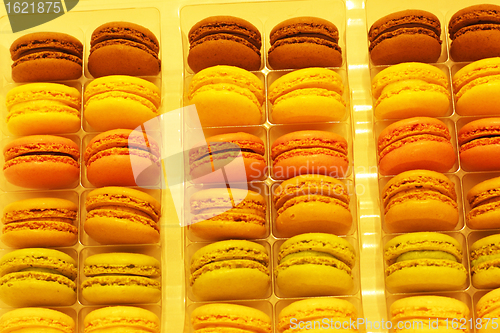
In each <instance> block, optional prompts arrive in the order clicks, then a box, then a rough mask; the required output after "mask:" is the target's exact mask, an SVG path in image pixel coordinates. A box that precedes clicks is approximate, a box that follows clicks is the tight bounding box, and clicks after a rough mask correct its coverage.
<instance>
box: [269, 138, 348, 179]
mask: <svg viewBox="0 0 500 333" xmlns="http://www.w3.org/2000/svg"><path fill="white" fill-rule="evenodd" d="M347 150H348V148H347V140H346V139H345V138H344V137H343V136H341V135H339V134H336V133H333V132H329V131H317V130H304V131H296V132H290V133H287V134H285V135H282V136H280V137H279V138H277V139H276V140H275V141H274V142H273V144H272V146H271V158H272V160H273V169H272V171H273V173H272V176H273V178H275V179H278V180H284V179H289V178H292V177H295V176H298V175H303V174H321V175H325V176H330V177H335V178H343V177H345V176H347V175H348V174H349V173H350V170H349V169H350V168H349V166H350V162H349V157H348V151H347Z"/></svg>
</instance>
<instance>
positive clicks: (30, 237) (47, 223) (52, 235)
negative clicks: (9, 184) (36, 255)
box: [1, 198, 78, 248]
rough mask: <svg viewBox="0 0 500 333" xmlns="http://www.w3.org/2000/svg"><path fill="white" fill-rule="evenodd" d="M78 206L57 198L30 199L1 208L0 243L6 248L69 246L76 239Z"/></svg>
mask: <svg viewBox="0 0 500 333" xmlns="http://www.w3.org/2000/svg"><path fill="white" fill-rule="evenodd" d="M77 211H78V206H77V205H76V204H75V203H74V202H72V201H70V200H66V199H61V198H30V199H24V200H19V201H16V202H13V203H11V204H9V205H7V206H5V208H4V210H3V217H2V222H3V230H2V237H1V239H2V242H3V243H4V244H6V245H8V246H10V247H14V248H25V247H55V246H71V245H73V244H75V243H76V241H77V238H78V228H77V227H76V226H75V222H76V218H77Z"/></svg>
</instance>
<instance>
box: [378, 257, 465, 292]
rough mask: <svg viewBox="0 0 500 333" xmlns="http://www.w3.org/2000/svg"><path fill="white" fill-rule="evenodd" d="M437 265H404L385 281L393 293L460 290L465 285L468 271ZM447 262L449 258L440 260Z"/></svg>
mask: <svg viewBox="0 0 500 333" xmlns="http://www.w3.org/2000/svg"><path fill="white" fill-rule="evenodd" d="M437 261H438V260H436V265H435V266H432V265H431V266H421V267H418V266H415V267H404V268H402V269H400V270H398V271H395V272H394V273H392V274H391V275H389V276H387V277H386V279H385V283H386V285H387V288H388V289H389V290H390V291H391V292H393V293H399V292H421V291H444V290H459V289H461V288H463V287H464V286H465V282H466V280H467V272H466V271H465V269H463V270H459V269H457V268H455V267H446V264H443V265H440V264H439V263H437ZM440 261H441V262H446V261H447V260H440Z"/></svg>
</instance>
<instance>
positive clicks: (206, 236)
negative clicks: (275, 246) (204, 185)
mask: <svg viewBox="0 0 500 333" xmlns="http://www.w3.org/2000/svg"><path fill="white" fill-rule="evenodd" d="M190 206H191V214H192V219H191V223H190V225H189V227H188V230H189V233H188V235H189V236H190V237H197V238H200V239H203V240H212V241H214V240H224V239H237V238H239V239H254V238H264V237H265V236H266V234H267V230H268V228H267V222H266V216H267V215H266V207H267V203H266V199H265V198H264V197H263V196H262V195H261V194H259V193H257V192H254V191H250V190H246V189H237V188H231V189H228V188H226V187H223V188H211V189H206V190H201V191H198V192H196V193H194V194H193V195H192V196H191V198H190Z"/></svg>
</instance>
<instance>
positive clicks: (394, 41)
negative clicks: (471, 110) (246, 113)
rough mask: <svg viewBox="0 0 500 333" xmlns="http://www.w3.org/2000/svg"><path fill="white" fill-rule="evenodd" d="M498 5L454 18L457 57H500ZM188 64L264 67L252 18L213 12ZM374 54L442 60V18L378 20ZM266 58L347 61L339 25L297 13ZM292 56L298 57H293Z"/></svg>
mask: <svg viewBox="0 0 500 333" xmlns="http://www.w3.org/2000/svg"><path fill="white" fill-rule="evenodd" d="M499 10H500V7H499V6H496V5H474V6H469V7H466V8H464V9H461V10H459V11H458V12H456V13H455V14H454V15H453V16H451V18H450V21H449V25H448V33H449V37H450V40H451V42H450V57H451V59H453V61H475V60H478V59H482V58H487V57H494V56H500V50H499V48H498V47H497V46H496V41H497V40H498V14H497V13H498V11H499ZM187 38H188V41H189V53H188V56H187V63H188V65H189V67H190V69H191V70H193V71H194V72H198V71H200V70H202V69H204V68H207V67H210V66H214V65H232V66H238V67H242V68H245V69H247V70H252V71H257V70H260V69H262V61H261V54H260V50H261V47H262V42H261V40H262V37H261V34H260V32H259V30H258V29H257V28H256V27H255V26H254V25H253V24H251V23H250V22H248V21H246V20H244V19H241V18H236V17H232V16H212V17H208V18H206V19H204V20H202V21H200V22H198V23H196V24H195V25H194V26H193V27H192V28H191V29H190V30H189V32H188V33H187ZM368 40H369V47H368V50H369V53H370V58H371V60H372V63H373V64H374V65H391V64H397V63H401V62H408V61H418V62H426V63H433V62H437V61H439V60H440V59H441V58H442V51H443V47H442V40H441V22H440V20H439V18H438V17H437V16H436V15H434V14H433V13H430V12H428V11H425V10H419V9H406V10H402V11H399V12H395V13H391V14H389V15H386V16H384V17H382V18H380V19H378V20H377V21H375V22H374V23H373V24H372V26H371V27H370V29H369V31H368ZM269 42H270V44H269V45H268V46H267V47H266V48H267V58H266V59H267V62H268V64H269V67H270V68H271V69H296V68H305V67H339V66H341V65H342V64H343V55H342V49H341V47H340V46H339V31H338V29H337V27H336V26H335V24H333V23H332V22H329V21H327V20H325V19H321V18H317V17H294V18H290V19H287V20H285V21H283V22H281V23H279V24H277V25H276V26H275V27H274V28H273V29H272V30H271V31H270V33H269ZM291 55H293V56H291Z"/></svg>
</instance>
